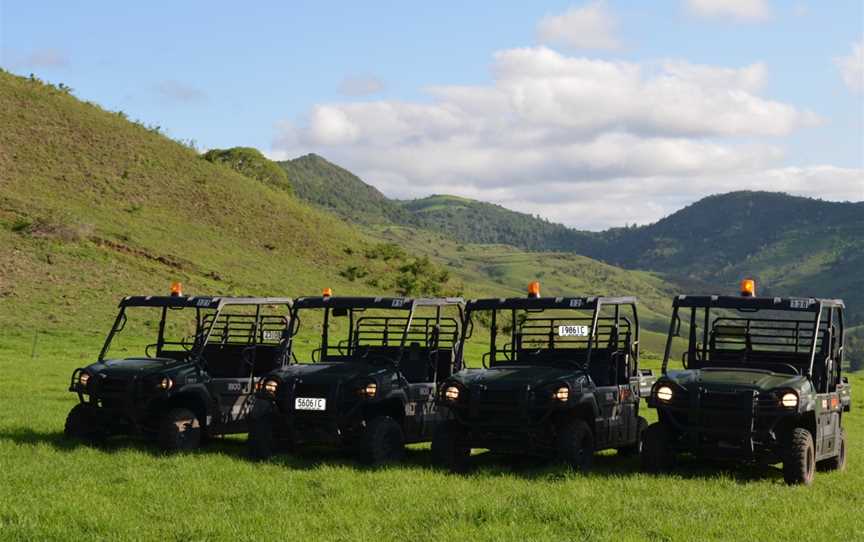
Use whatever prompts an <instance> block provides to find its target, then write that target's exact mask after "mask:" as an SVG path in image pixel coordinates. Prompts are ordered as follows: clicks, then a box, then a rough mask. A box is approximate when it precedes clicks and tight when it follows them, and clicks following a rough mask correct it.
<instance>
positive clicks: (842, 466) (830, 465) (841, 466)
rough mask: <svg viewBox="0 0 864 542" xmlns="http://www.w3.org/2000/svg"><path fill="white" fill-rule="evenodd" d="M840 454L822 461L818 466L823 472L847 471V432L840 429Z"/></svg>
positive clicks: (838, 444)
mask: <svg viewBox="0 0 864 542" xmlns="http://www.w3.org/2000/svg"><path fill="white" fill-rule="evenodd" d="M837 448H838V453H837V455H835V456H834V457H832V458H830V459H826V460H824V461H820V462H819V464H818V465H816V466H817V467H818V468H819V470H823V471H832V470H837V471H844V470H846V430H845V429H843V428H842V427H841V428H840V438H839V439H838V443H837Z"/></svg>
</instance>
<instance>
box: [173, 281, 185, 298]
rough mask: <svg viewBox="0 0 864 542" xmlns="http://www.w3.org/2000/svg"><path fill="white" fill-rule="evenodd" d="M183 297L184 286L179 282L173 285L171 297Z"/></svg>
mask: <svg viewBox="0 0 864 542" xmlns="http://www.w3.org/2000/svg"><path fill="white" fill-rule="evenodd" d="M181 295H183V285H182V284H180V283H179V282H172V283H171V297H180V296H181Z"/></svg>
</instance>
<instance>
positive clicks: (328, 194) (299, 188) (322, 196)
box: [277, 154, 412, 224]
mask: <svg viewBox="0 0 864 542" xmlns="http://www.w3.org/2000/svg"><path fill="white" fill-rule="evenodd" d="M277 163H278V164H279V166H281V167H282V168H283V169H284V170H285V172H286V173H287V174H288V178H289V179H290V180H291V184H292V185H293V186H294V190H295V192H296V194H297V196H298V197H300V198H301V199H304V200H306V201H308V202H311V203H314V204H316V205H318V206H320V207H323V208H325V209H327V210H329V211H332V212H335V213H336V214H338V215H340V216H342V217H344V218H347V219H349V220H352V221H355V222H360V223H364V224H381V223H398V224H405V223H410V222H411V221H412V220H411V218H412V217H411V213H409V212H408V211H406V210H405V209H404V208H403V207H402V206H401V205H399V203H397V202H395V201H393V200H390V199H388V198H387V197H385V196H384V194H382V193H381V192H379V191H378V189H376V188H375V187H373V186H370V185H368V184H366V183H364V182H363V181H362V180H360V178H359V177H357V176H356V175H354V174H353V173H351V172H350V171H348V170H347V169H344V168H341V167H339V166H337V165H336V164H333V163H331V162H328V161H327V160H325V159H324V158H322V157H320V156H318V155H317V154H307V155H306V156H301V157H300V158H296V159H294V160H287V161H284V162H277Z"/></svg>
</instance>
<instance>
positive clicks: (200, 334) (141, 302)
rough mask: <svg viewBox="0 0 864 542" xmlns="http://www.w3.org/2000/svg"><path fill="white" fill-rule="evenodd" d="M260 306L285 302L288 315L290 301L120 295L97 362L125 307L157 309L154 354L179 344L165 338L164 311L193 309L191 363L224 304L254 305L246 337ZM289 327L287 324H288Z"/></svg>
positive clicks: (119, 324) (119, 325)
mask: <svg viewBox="0 0 864 542" xmlns="http://www.w3.org/2000/svg"><path fill="white" fill-rule="evenodd" d="M262 305H285V306H286V307H288V312H289V314H290V313H291V309H292V307H293V305H294V300H293V299H292V298H289V297H187V296H128V297H124V298H123V299H122V300H121V301H120V304H119V307H120V311H119V312H118V313H117V317H116V318H115V319H114V325H112V326H111V330H110V331H109V332H108V336H107V337H106V339H105V343H104V344H103V346H102V350H100V352H99V358H98V361H103V360H104V359H105V356H106V355H107V353H108V350H109V348H110V347H111V342H112V340H113V339H114V336H115V335H116V334H117V333H119V332H120V331H122V330H123V328H124V326H125V325H126V319H127V318H126V309H128V308H131V307H150V308H161V309H162V310H161V315H160V319H159V331H158V334H157V338H156V351H157V353H158V352H160V351H161V350H162V348H163V347H164V346H165V345H166V344H181V343H174V342H167V341H165V322H166V320H167V317H168V310H177V309H181V310H182V309H195V330H196V331H195V342H194V344H193V345H192V348H191V349H190V350H189V356H188V357H187V359H189V360H191V361H192V362H194V363H199V362H200V359H201V354H202V351H203V348H204V346H205V345H206V344H207V342H208V341H209V339H210V335H211V334H212V333H213V328H214V326H215V325H216V322H217V321H218V319H219V316H220V315H221V314H222V310H223V309H224V308H225V307H231V306H256V307H257V309H256V312H255V321H254V324H253V326H254V327H253V329H252V332H251V333H250V336H257V335H258V326H259V325H260V320H261V306H262ZM203 310H211V311H214V312H212V313H211V314H212V317H209V316H210V314H208V315H205V316H204V317H203V318H202V311H203ZM288 325H289V326H291V322H290V320H289V322H288ZM289 329H290V327H289ZM286 347H287V341H286V344H285V345H284V346H283V354H282V355H283V356H284V352H285V351H286V350H285V348H286ZM285 359H287V357H285V358H283V364H284V363H285V361H284V360H285Z"/></svg>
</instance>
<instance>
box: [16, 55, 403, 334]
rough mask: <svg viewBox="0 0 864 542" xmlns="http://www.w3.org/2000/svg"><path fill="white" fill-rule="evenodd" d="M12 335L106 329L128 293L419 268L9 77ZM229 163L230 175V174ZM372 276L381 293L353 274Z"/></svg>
mask: <svg viewBox="0 0 864 542" xmlns="http://www.w3.org/2000/svg"><path fill="white" fill-rule="evenodd" d="M0 126H2V127H3V129H2V130H0V172H2V174H0V329H3V330H4V333H6V334H9V333H15V332H21V333H26V332H32V331H33V330H52V329H54V330H77V331H81V330H82V329H84V330H96V332H98V333H102V332H103V331H104V329H105V326H106V325H107V322H108V315H109V314H110V313H112V312H113V310H114V305H115V303H116V301H117V300H118V299H119V298H120V297H121V296H123V295H128V294H129V293H153V294H158V293H163V292H166V290H167V287H168V284H169V283H170V281H172V280H175V279H179V280H182V281H183V282H184V283H186V290H187V291H189V292H193V293H194V292H199V293H201V292H206V293H217V294H218V293H223V294H228V293H232V294H249V295H263V294H268V295H308V294H310V293H314V292H318V291H320V288H321V287H322V286H332V287H333V288H334V289H335V291H336V292H344V293H349V292H353V293H372V292H374V291H381V289H382V288H384V287H387V288H391V290H390V291H393V290H395V287H394V286H393V285H394V282H395V281H394V280H393V275H394V274H396V275H398V274H400V273H401V271H400V270H399V269H398V267H399V266H401V265H404V264H406V263H407V262H409V261H411V255H410V254H404V255H403V256H402V259H397V260H393V261H390V262H383V261H381V260H375V259H371V258H370V257H368V256H367V255H366V252H367V251H369V250H371V251H373V252H374V250H375V248H374V247H375V245H376V243H378V240H377V239H375V238H372V237H370V236H368V235H364V234H363V233H362V232H358V231H357V229H356V228H355V227H354V226H353V225H352V224H348V223H345V222H343V221H342V220H340V219H339V218H338V217H336V216H334V215H332V214H330V213H325V212H322V211H320V210H317V209H315V208H312V207H311V206H309V205H308V204H307V203H304V202H301V201H299V200H297V199H296V198H295V197H293V196H292V195H291V194H290V193H288V192H286V191H285V190H284V189H282V188H281V187H273V186H270V185H268V184H266V182H264V181H262V180H256V179H253V178H250V177H247V176H245V175H241V174H239V173H237V172H236V171H234V170H233V169H231V167H228V166H226V165H220V164H213V163H210V162H209V161H207V160H204V159H202V158H201V157H199V156H198V155H197V154H196V153H195V152H194V151H192V150H190V149H188V148H186V147H184V146H182V145H180V144H178V143H176V142H174V141H172V140H170V139H168V138H166V137H164V136H162V135H160V134H159V133H157V132H156V131H155V130H152V129H147V128H145V127H142V126H140V125H137V124H133V123H130V122H129V121H127V120H126V119H125V117H124V116H123V115H120V114H116V113H110V112H107V111H104V110H102V109H101V108H99V107H98V106H95V105H92V104H88V103H84V102H81V101H79V100H77V99H76V98H74V97H73V96H70V95H68V94H67V93H64V92H63V91H61V90H59V89H57V88H55V87H53V86H50V85H45V84H42V83H41V82H40V81H38V80H28V79H24V78H20V77H15V76H12V75H10V74H8V73H6V72H2V71H0ZM229 166H230V164H229ZM360 265H365V266H369V267H370V268H371V270H372V271H373V272H374V273H376V275H379V276H383V277H384V278H386V279H387V280H386V281H382V282H384V283H385V284H384V285H383V286H379V287H378V288H373V287H371V286H368V285H366V284H364V283H358V282H353V281H351V280H349V279H348V278H346V277H344V276H342V275H341V274H340V270H344V269H346V268H350V267H352V266H354V267H356V266H360Z"/></svg>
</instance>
